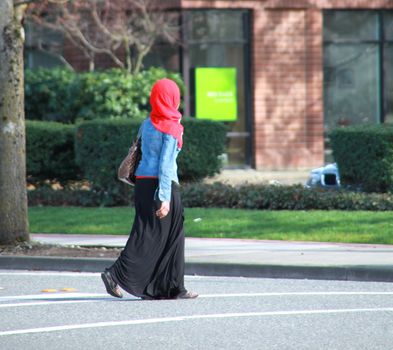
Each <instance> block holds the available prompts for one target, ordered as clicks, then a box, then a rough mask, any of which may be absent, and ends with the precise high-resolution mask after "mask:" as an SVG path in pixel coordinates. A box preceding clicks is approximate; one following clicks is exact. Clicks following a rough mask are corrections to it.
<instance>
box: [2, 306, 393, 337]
mask: <svg viewBox="0 0 393 350" xmlns="http://www.w3.org/2000/svg"><path fill="white" fill-rule="evenodd" d="M366 312H393V308H376V309H332V310H299V311H296V310H294V311H263V312H244V313H226V314H205V315H191V316H175V317H162V318H147V319H141V320H126V321H112V322H97V323H85V324H74V325H65V326H55V327H42V328H30V329H17V330H12V331H5V332H0V336H9V335H18V334H31V333H48V332H58V331H66V330H75V329H86V328H103V327H118V326H130V325H138V324H151V323H165V322H179V321H189V320H200V319H215V318H216V319H219V318H221V319H222V318H236V317H263V316H298V315H318V314H343V313H366Z"/></svg>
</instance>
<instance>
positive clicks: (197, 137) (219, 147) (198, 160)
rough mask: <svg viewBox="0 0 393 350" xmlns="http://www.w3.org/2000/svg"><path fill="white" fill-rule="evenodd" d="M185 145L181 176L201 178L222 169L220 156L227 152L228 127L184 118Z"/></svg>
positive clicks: (188, 179) (180, 165) (180, 157)
mask: <svg viewBox="0 0 393 350" xmlns="http://www.w3.org/2000/svg"><path fill="white" fill-rule="evenodd" d="M182 124H183V126H184V135H183V139H184V146H183V149H182V151H181V152H180V154H179V159H178V166H179V177H180V179H182V180H186V181H190V180H200V179H203V178H205V177H207V176H213V175H214V174H216V173H218V172H219V171H220V169H221V166H222V163H221V160H220V158H219V156H220V155H221V154H223V153H224V152H225V140H226V127H225V126H224V124H222V123H217V122H213V121H209V120H197V119H195V118H184V120H183V121H182Z"/></svg>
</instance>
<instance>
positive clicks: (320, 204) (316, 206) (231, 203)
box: [28, 183, 393, 211]
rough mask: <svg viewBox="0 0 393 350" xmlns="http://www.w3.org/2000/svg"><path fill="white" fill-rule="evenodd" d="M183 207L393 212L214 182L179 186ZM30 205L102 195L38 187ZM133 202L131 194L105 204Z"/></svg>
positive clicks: (357, 202) (82, 201) (331, 197)
mask: <svg viewBox="0 0 393 350" xmlns="http://www.w3.org/2000/svg"><path fill="white" fill-rule="evenodd" d="M181 193H182V201H183V204H184V206H185V207H204V208H209V207H212V208H213V207H214V208H238V209H259V210H373V211H386V210H393V195H390V194H377V193H372V194H368V193H359V192H349V191H327V190H321V189H308V188H304V187H303V186H301V185H295V186H274V185H243V186H239V187H234V186H230V185H226V184H221V183H215V184H211V185H207V184H203V183H188V184H182V185H181ZM28 197H29V205H72V206H97V205H102V204H103V203H102V199H101V197H102V196H101V195H100V193H98V192H94V191H81V190H79V191H69V190H63V191H55V190H52V189H49V188H40V189H38V190H34V191H29V192H28ZM132 203H133V191H131V192H130V193H129V195H128V196H127V197H123V198H119V197H118V198H116V200H115V201H113V202H112V203H104V204H106V205H109V204H110V205H129V204H132Z"/></svg>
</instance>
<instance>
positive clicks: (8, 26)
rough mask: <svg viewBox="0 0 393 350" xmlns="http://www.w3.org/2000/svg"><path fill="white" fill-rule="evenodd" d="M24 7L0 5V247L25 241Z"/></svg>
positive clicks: (3, 0)
mask: <svg viewBox="0 0 393 350" xmlns="http://www.w3.org/2000/svg"><path fill="white" fill-rule="evenodd" d="M24 10H25V8H24V6H18V7H17V8H16V9H14V7H13V1H12V0H1V1H0V244H12V243H15V242H17V241H25V240H29V233H28V219H27V194H26V150H25V149H26V141H25V116H24V87H23V27H22V25H21V20H22V17H23V12H24Z"/></svg>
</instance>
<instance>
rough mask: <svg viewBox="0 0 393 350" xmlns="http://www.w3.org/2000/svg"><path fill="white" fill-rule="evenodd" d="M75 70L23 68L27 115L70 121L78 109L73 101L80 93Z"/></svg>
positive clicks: (28, 117) (37, 118)
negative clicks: (24, 69)
mask: <svg viewBox="0 0 393 350" xmlns="http://www.w3.org/2000/svg"><path fill="white" fill-rule="evenodd" d="M76 77H77V75H76V73H75V72H73V71H71V70H69V69H63V68H54V69H37V70H29V69H27V70H26V71H25V112H26V118H27V119H32V120H46V121H58V122H73V121H74V118H75V115H76V113H77V111H78V109H77V108H76V107H77V106H76V105H75V103H74V102H73V100H74V98H75V97H76V96H78V95H80V91H79V87H78V86H77V85H76V84H75V80H76Z"/></svg>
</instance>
